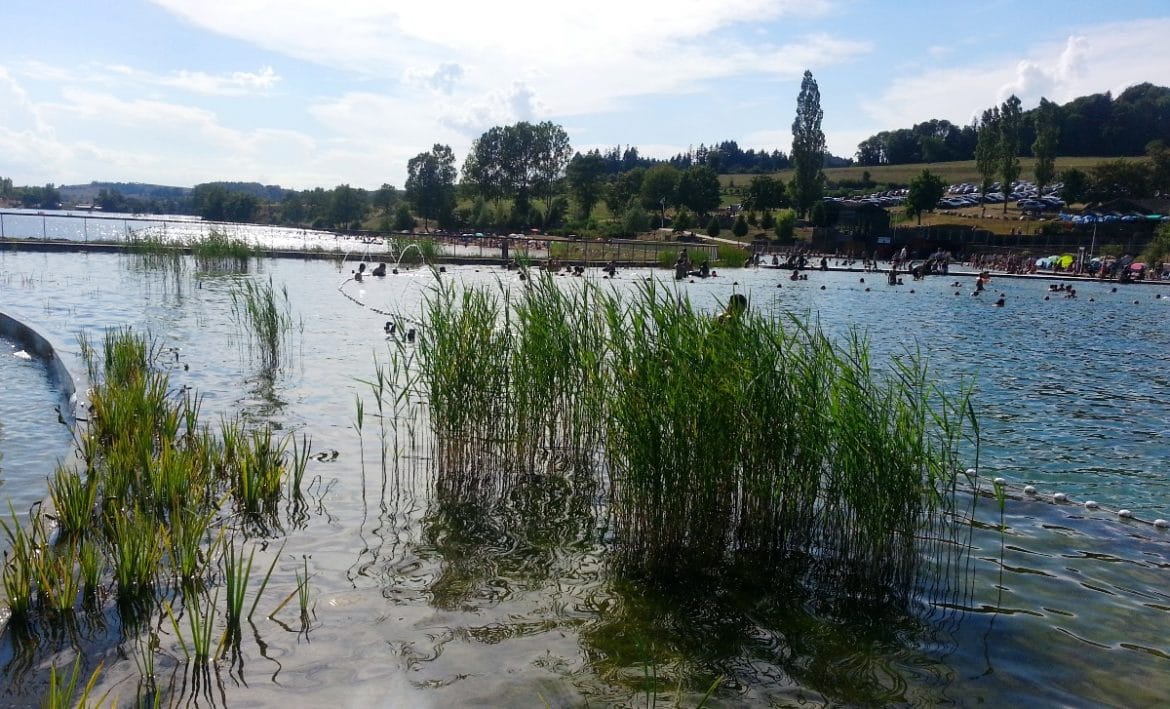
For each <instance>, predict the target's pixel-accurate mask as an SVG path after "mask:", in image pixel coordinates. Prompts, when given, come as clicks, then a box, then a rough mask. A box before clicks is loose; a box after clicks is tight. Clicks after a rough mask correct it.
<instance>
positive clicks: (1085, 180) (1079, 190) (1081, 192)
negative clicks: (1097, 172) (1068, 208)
mask: <svg viewBox="0 0 1170 709" xmlns="http://www.w3.org/2000/svg"><path fill="white" fill-rule="evenodd" d="M1060 181H1061V182H1062V183H1064V188H1063V189H1062V190H1061V191H1060V192H1061V194H1062V195H1063V196H1064V201H1065V202H1067V203H1069V204H1073V203H1074V202H1075V203H1079V202H1084V201H1085V200H1086V199H1087V198H1088V196H1089V176H1088V175H1086V174H1085V173H1084V172H1083V171H1081V170H1078V169H1076V168H1075V167H1073V168H1069V169H1068V170H1065V171H1063V172H1061V173H1060Z"/></svg>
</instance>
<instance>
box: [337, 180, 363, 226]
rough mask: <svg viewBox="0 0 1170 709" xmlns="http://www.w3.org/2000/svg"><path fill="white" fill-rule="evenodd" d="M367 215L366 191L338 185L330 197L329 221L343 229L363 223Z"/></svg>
mask: <svg viewBox="0 0 1170 709" xmlns="http://www.w3.org/2000/svg"><path fill="white" fill-rule="evenodd" d="M365 213H366V196H365V192H364V190H356V189H354V188H352V187H350V186H349V185H338V186H337V187H334V188H333V194H332V195H330V196H329V221H330V223H332V224H333V225H334V226H337V225H341V226H343V227H345V226H348V225H350V224H353V223H354V222H358V221H361V218H362V217H363V216H365Z"/></svg>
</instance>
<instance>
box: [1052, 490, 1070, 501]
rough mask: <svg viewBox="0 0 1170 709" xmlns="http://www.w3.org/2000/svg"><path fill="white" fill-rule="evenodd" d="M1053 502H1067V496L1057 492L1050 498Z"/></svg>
mask: <svg viewBox="0 0 1170 709" xmlns="http://www.w3.org/2000/svg"><path fill="white" fill-rule="evenodd" d="M1052 501H1053V502H1068V495H1066V494H1064V493H1063V492H1058V493H1056V494H1054V495H1053V496H1052Z"/></svg>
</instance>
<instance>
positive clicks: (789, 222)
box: [776, 209, 796, 241]
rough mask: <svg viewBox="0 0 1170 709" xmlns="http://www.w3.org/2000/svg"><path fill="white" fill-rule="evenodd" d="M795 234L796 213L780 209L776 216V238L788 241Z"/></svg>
mask: <svg viewBox="0 0 1170 709" xmlns="http://www.w3.org/2000/svg"><path fill="white" fill-rule="evenodd" d="M795 233H796V212H794V211H793V210H791V209H781V210H780V212H779V213H778V214H777V215H776V237H777V238H780V239H784V240H785V241H789V240H791V239H792V236H793V234H795Z"/></svg>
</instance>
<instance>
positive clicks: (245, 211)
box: [223, 192, 260, 223]
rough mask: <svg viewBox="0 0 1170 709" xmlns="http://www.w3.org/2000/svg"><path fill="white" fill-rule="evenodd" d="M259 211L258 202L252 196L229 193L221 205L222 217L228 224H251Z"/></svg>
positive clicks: (242, 193)
mask: <svg viewBox="0 0 1170 709" xmlns="http://www.w3.org/2000/svg"><path fill="white" fill-rule="evenodd" d="M259 211H260V200H259V199H258V198H257V197H256V195H253V194H247V193H245V192H229V193H228V195H227V199H226V200H224V203H223V216H224V219H226V220H227V221H229V222H241V223H246V222H251V221H254V220H255V219H256V213H257V212H259Z"/></svg>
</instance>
